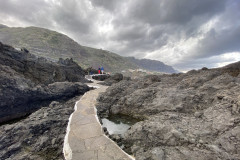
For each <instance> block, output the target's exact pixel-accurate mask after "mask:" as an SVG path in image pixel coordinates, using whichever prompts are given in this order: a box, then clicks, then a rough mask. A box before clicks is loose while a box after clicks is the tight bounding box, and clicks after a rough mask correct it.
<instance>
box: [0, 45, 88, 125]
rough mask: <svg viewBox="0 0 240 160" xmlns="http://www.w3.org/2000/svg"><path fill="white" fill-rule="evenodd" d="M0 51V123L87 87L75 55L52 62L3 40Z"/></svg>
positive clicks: (79, 92)
mask: <svg viewBox="0 0 240 160" xmlns="http://www.w3.org/2000/svg"><path fill="white" fill-rule="evenodd" d="M0 53H1V54H0V73H1V74H0V84H1V86H0V91H1V92H0V110H1V112H0V123H2V122H5V121H8V120H12V119H15V118H19V117H22V116H25V115H26V114H29V113H32V112H33V111H35V110H36V109H39V107H40V106H41V103H45V102H47V101H52V100H55V99H64V98H69V97H73V96H75V95H76V94H83V93H85V92H86V91H88V87H87V86H86V85H84V84H82V83H80V82H86V81H87V80H86V79H85V78H84V72H83V70H82V69H81V67H79V66H78V65H77V64H75V63H74V62H73V60H72V59H70V60H69V59H67V60H63V59H60V60H59V62H58V63H53V62H50V61H47V60H46V59H44V58H36V57H35V56H33V55H31V54H30V53H28V52H26V51H25V50H23V51H22V52H20V51H17V50H15V49H14V48H12V47H11V46H7V45H3V44H2V43H0ZM64 81H65V82H64ZM67 81H68V82H67ZM77 81H79V82H77ZM73 82H74V83H73Z"/></svg>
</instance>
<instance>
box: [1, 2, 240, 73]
mask: <svg viewBox="0 0 240 160" xmlns="http://www.w3.org/2000/svg"><path fill="white" fill-rule="evenodd" d="M0 23H1V24H5V25H8V26H10V27H27V26H37V27H43V28H47V29H51V30H55V31H58V32H61V33H64V34H66V35H68V36H69V37H71V38H73V39H74V40H75V41H77V42H78V43H79V44H81V45H85V46H90V47H94V48H101V49H105V50H109V51H111V52H114V53H117V54H119V55H122V56H134V57H136V58H148V59H154V60H159V61H162V62H164V63H165V64H168V65H171V66H173V67H174V68H175V69H178V70H180V71H188V70H191V69H200V68H202V67H208V68H213V67H221V66H223V65H226V64H229V63H233V62H236V61H240V0H0Z"/></svg>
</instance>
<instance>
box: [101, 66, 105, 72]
mask: <svg viewBox="0 0 240 160" xmlns="http://www.w3.org/2000/svg"><path fill="white" fill-rule="evenodd" d="M103 71H104V68H103V66H102V67H101V72H102V74H103Z"/></svg>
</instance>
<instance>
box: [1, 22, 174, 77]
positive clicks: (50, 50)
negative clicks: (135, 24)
mask: <svg viewBox="0 0 240 160" xmlns="http://www.w3.org/2000/svg"><path fill="white" fill-rule="evenodd" d="M0 41H1V42H3V43H5V44H9V45H11V46H13V47H15V48H22V47H25V48H26V49H27V50H29V51H30V52H31V53H32V54H34V55H36V56H39V57H45V58H47V59H50V60H52V61H57V60H58V59H59V58H63V59H66V58H73V60H74V61H76V62H77V63H78V64H79V65H80V66H82V67H83V68H88V67H93V68H95V69H97V68H98V67H101V66H104V68H105V70H106V71H107V72H120V71H122V70H128V69H139V68H141V69H146V70H152V71H158V72H167V73H175V70H174V69H173V68H171V67H170V66H167V65H165V64H163V63H162V62H159V61H152V60H147V59H144V60H140V61H139V62H138V60H137V59H135V58H125V57H122V56H119V55H117V54H115V53H112V52H109V51H105V50H102V49H95V48H91V47H86V46H82V45H79V44H78V43H77V42H75V41H74V40H72V39H71V38H69V37H68V36H66V35H64V34H61V33H58V32H55V31H51V30H48V29H44V28H38V27H26V28H21V27H7V26H5V25H1V24H0ZM148 65H149V66H148Z"/></svg>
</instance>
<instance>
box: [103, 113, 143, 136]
mask: <svg viewBox="0 0 240 160" xmlns="http://www.w3.org/2000/svg"><path fill="white" fill-rule="evenodd" d="M138 121H139V120H137V119H134V118H132V117H129V116H125V115H111V116H110V117H108V118H103V119H102V123H103V124H102V126H103V127H106V128H107V130H108V132H109V134H121V135H122V134H124V133H125V132H126V131H127V130H128V129H129V128H130V127H131V126H132V125H133V124H135V123H137V122H138Z"/></svg>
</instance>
